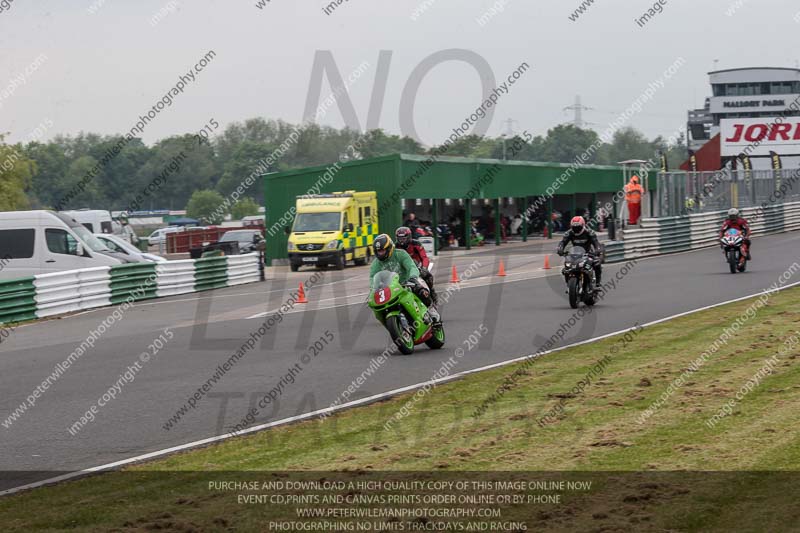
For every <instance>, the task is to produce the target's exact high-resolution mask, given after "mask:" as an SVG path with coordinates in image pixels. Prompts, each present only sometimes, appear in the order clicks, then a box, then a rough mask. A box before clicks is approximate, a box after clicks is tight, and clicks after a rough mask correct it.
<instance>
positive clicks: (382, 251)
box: [372, 233, 394, 261]
mask: <svg viewBox="0 0 800 533" xmlns="http://www.w3.org/2000/svg"><path fill="white" fill-rule="evenodd" d="M372 251H373V252H375V257H377V258H378V260H379V261H386V260H387V259H389V258H390V257H392V254H393V253H394V243H393V242H392V238H391V237H389V236H388V235H386V234H385V233H382V234H381V235H378V236H377V237H375V240H374V241H373V242H372Z"/></svg>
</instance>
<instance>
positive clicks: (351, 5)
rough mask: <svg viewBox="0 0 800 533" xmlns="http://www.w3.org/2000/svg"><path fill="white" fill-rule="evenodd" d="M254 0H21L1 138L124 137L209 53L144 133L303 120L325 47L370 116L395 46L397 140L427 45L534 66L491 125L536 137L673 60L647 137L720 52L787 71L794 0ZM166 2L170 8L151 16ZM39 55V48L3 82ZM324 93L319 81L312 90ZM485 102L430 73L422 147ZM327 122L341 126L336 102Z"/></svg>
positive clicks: (599, 110)
mask: <svg viewBox="0 0 800 533" xmlns="http://www.w3.org/2000/svg"><path fill="white" fill-rule="evenodd" d="M6 1H7V0H6ZM257 1H258V0H227V1H224V2H223V1H214V0H191V1H190V0H171V1H169V0H167V1H165V0H69V1H68V0H14V1H13V2H11V3H10V6H8V7H5V8H4V10H3V11H2V12H0V50H2V54H0V131H7V132H10V136H9V139H10V140H11V141H12V142H16V141H21V140H25V139H26V138H27V137H28V136H29V135H30V133H31V132H32V131H33V130H34V129H35V128H36V127H37V125H40V124H42V123H43V121H48V124H50V123H51V124H52V125H51V126H49V127H48V128H47V129H48V131H47V133H46V134H45V138H50V137H52V136H53V135H55V134H75V133H78V132H79V131H90V132H97V133H104V134H112V133H122V132H126V131H129V130H130V128H131V127H132V126H133V125H134V124H135V123H136V121H137V119H138V116H139V115H141V114H144V113H146V112H147V110H149V109H150V108H151V107H152V106H153V105H154V104H155V103H156V102H157V101H158V100H159V99H160V98H161V97H162V96H163V95H164V94H165V93H166V92H167V91H169V89H170V88H171V87H173V86H174V85H175V83H176V82H177V80H178V77H179V76H180V75H181V74H186V73H187V72H188V71H189V70H190V69H191V67H192V65H194V64H195V63H196V62H197V61H198V60H199V59H200V58H201V57H202V56H203V55H205V54H206V52H207V51H209V50H213V51H214V52H215V53H216V57H215V58H214V60H213V61H212V62H211V63H210V64H209V65H208V66H207V67H206V68H205V70H204V71H203V72H201V73H200V74H198V75H197V77H196V81H195V82H194V83H190V84H189V85H187V87H186V88H185V90H184V92H183V94H181V95H179V96H178V97H176V98H175V100H174V102H173V105H172V106H170V107H168V108H166V109H164V110H163V111H162V112H161V113H160V114H159V115H158V116H157V118H156V119H154V120H153V122H152V123H151V124H149V125H148V127H147V128H146V130H145V131H144V134H143V135H142V137H143V138H144V140H145V142H147V143H152V142H153V141H155V140H157V139H161V138H164V137H167V136H170V135H173V134H178V133H184V132H194V131H196V130H199V129H201V128H202V127H203V126H204V125H205V124H206V123H207V122H208V120H209V119H211V118H214V119H215V120H217V121H218V122H219V123H220V124H221V125H222V126H223V127H224V126H225V125H227V124H228V123H230V122H232V121H241V120H244V119H247V118H252V117H264V118H268V119H283V120H285V121H289V122H295V123H296V122H299V121H300V120H301V119H302V116H303V111H304V106H305V101H306V97H307V94H308V92H309V81H310V78H311V71H312V64H313V61H314V56H315V54H316V52H317V51H319V50H330V51H331V53H332V54H333V56H334V57H335V60H336V63H337V65H338V67H339V69H340V71H341V73H342V75H343V76H347V75H348V73H350V72H352V71H353V70H354V69H356V68H357V67H358V65H359V64H361V63H362V62H365V61H366V62H367V63H368V64H369V68H368V69H367V70H366V72H365V73H364V74H363V75H362V76H361V78H360V79H359V80H358V81H357V82H355V83H354V85H353V86H352V87H351V88H350V89H349V94H350V97H351V98H352V102H353V104H354V106H355V110H356V112H357V114H358V117H359V120H360V122H361V126H362V127H364V126H365V124H366V116H367V110H368V109H369V106H370V98H371V95H372V90H373V84H374V77H375V74H376V72H377V70H378V54H379V52H380V51H381V50H390V51H392V61H391V65H390V68H389V77H388V86H387V90H386V95H385V101H384V102H383V107H382V113H381V117H380V121H379V126H380V127H382V128H383V129H385V130H387V131H389V132H393V133H399V132H400V120H399V115H400V114H401V110H400V99H401V94H402V92H403V88H404V87H405V85H406V82H407V80H408V79H409V76H410V74H411V72H412V71H413V70H414V68H415V67H416V66H417V65H419V64H420V62H422V61H423V60H424V59H425V58H426V57H428V56H430V55H431V54H434V53H436V52H440V51H442V50H447V49H466V50H469V51H472V52H474V53H475V54H477V55H478V56H480V57H482V58H484V59H485V60H486V61H487V62H488V64H489V65H490V66H491V70H492V71H493V73H494V76H495V78H496V79H497V81H498V83H501V82H502V81H503V80H504V79H505V78H506V77H507V76H508V75H509V74H510V73H511V72H512V71H513V70H514V69H515V68H517V66H518V65H520V64H521V63H523V62H527V63H528V64H529V65H530V66H531V69H530V70H528V71H527V72H526V73H525V74H524V75H523V76H522V78H521V79H520V80H519V81H518V82H517V83H516V84H515V85H514V86H513V87H512V88H511V90H510V93H509V94H507V95H504V96H502V97H500V100H499V103H498V106H497V110H496V113H495V115H494V118H493V120H492V122H491V124H489V125H488V133H489V134H492V135H497V134H500V133H502V132H503V131H504V130H505V129H506V127H507V126H506V125H505V124H503V121H505V120H506V119H508V118H511V119H514V120H515V121H516V122H514V123H513V129H514V130H515V131H517V132H519V131H521V130H525V129H526V130H528V131H530V132H531V133H533V134H535V135H536V134H542V133H544V132H546V131H547V129H548V128H551V127H553V126H555V125H557V124H559V123H563V122H567V121H569V120H570V119H571V115H570V114H569V113H568V112H565V111H563V110H562V108H563V107H564V106H567V105H570V104H571V103H572V102H573V100H574V98H575V95H576V94H580V95H581V97H582V98H583V102H584V104H585V105H587V106H590V107H593V108H595V109H596V110H595V111H588V112H586V113H585V117H584V118H585V120H587V121H589V122H592V123H594V124H595V125H594V126H593V127H594V128H595V129H597V130H601V129H603V128H604V127H605V126H606V125H607V124H608V123H609V122H610V121H612V120H613V119H614V118H615V115H616V114H618V113H620V112H622V111H624V110H625V109H626V108H627V107H628V106H630V105H631V103H632V102H634V101H635V100H636V99H637V98H638V97H639V95H641V94H642V92H643V91H644V90H645V89H646V88H647V87H648V85H649V84H650V83H651V82H654V81H655V80H659V79H661V78H662V77H663V72H664V70H665V69H667V68H668V67H669V66H670V65H672V64H673V63H674V62H675V61H676V59H678V58H679V57H683V58H684V59H685V64H683V66H682V67H680V68H679V69H678V71H677V73H676V74H675V75H674V76H673V77H672V78H671V79H668V80H666V81H665V83H664V86H663V88H661V89H659V90H658V91H657V92H656V94H655V96H654V97H653V98H652V100H650V101H648V102H647V103H646V104H645V105H644V107H643V109H642V111H641V113H638V114H636V115H635V116H634V117H633V118H632V120H631V121H630V125H632V126H634V127H636V128H638V129H640V130H642V131H644V132H645V133H646V134H647V135H648V136H650V137H653V136H655V135H659V134H660V135H664V136H667V135H669V134H670V133H671V132H673V131H675V130H676V129H678V128H682V127H683V126H684V125H685V121H686V111H687V110H688V109H690V108H695V107H702V104H703V99H704V98H705V97H706V96H709V92H710V88H709V86H708V76H707V72H708V71H710V70H712V69H713V67H714V60H717V59H718V60H719V63H718V67H719V68H734V67H744V66H777V67H794V66H796V64H797V60H798V59H800V48H798V46H797V45H798V39H799V38H798V36H799V35H800V24H798V23H797V22H795V21H794V17H795V14H796V13H797V12H798V11H800V5H798V4H797V2H796V1H791V2H790V1H789V0H758V1H756V0H704V1H702V2H697V1H692V2H690V1H688V0H681V1H679V0H668V1H667V2H666V6H664V8H663V12H662V13H661V14H659V15H657V16H656V17H655V18H653V19H652V20H650V21H649V22H648V23H647V24H646V25H645V26H644V27H639V25H637V23H636V22H635V19H636V18H638V17H641V16H642V14H643V13H644V12H645V11H646V10H647V9H648V7H649V6H652V5H653V4H652V3H650V2H646V1H631V0H624V1H623V0H595V3H594V4H593V5H592V6H591V7H589V8H588V9H587V10H586V12H585V13H583V14H582V15H581V16H580V18H578V20H577V21H575V22H573V21H571V20H570V19H569V18H568V16H569V15H570V14H571V13H572V12H573V11H574V10H575V9H576V8H577V7H578V5H579V4H580V0H535V1H533V0H481V1H466V0H409V1H403V0H349V1H346V2H344V3H343V4H342V5H340V6H339V7H338V8H337V9H336V10H335V11H333V13H331V14H330V15H326V14H325V13H323V7H324V6H325V5H326V2H324V1H322V0H320V1H318V0H271V1H269V2H265V3H266V6H265V7H264V8H263V9H258V8H257V7H256V6H255V4H256V3H257ZM664 1H665V0H662V3H663V2H664ZM737 2H738V4H741V7H739V8H738V10H737V11H736V12H735V13H734V14H733V15H732V16H729V15H728V14H726V12H727V11H729V10H730V9H731V7H732V6H736V5H737ZM2 5H3V6H5V4H4V3H3V4H2ZM93 5H94V6H95V7H98V9H96V12H95V13H91V12H90V11H89V9H90V7H92V6H93ZM493 5H499V6H503V9H504V11H503V12H502V13H497V14H496V15H495V16H493V17H491V18H490V19H488V21H486V19H485V21H486V24H485V25H484V26H483V27H481V26H480V25H479V23H478V22H477V20H476V19H478V18H480V17H481V16H483V15H484V14H485V13H487V10H488V9H489V8H491V7H492V6H493ZM426 7H427V10H426V11H424V12H423V13H421V14H419V17H418V19H417V20H416V21H415V20H413V19H412V16H413V15H414V13H415V10H418V9H424V8H426ZM159 11H161V13H162V15H165V16H163V17H162V19H161V20H160V21H159V22H158V23H157V24H155V25H152V24H151V21H152V19H153V17H154V16H156V15H157V14H158V13H159ZM41 54H44V57H45V58H46V59H43V60H42V59H40V61H39V62H40V64H39V66H38V68H37V69H36V70H35V71H34V72H31V73H30V74H29V75H28V76H24V78H25V79H24V84H19V85H18V86H16V87H13V83H14V82H12V79H13V78H15V77H17V76H19V75H22V74H23V73H24V72H25V69H26V67H28V66H29V65H30V64H31V63H32V62H33V61H34V60H35V59H36V58H37V57H40V58H41V57H42V56H41ZM20 83H21V82H20ZM329 93H330V87H329V86H328V84H327V82H326V83H325V85H324V86H323V91H322V94H323V97H325V96H326V95H327V94H329ZM481 100H482V94H481V86H480V78H479V74H478V72H476V70H475V68H473V67H472V66H470V65H468V64H466V63H463V62H456V61H451V62H447V63H443V64H441V65H439V66H437V67H436V68H434V69H433V70H432V71H431V72H430V74H429V75H428V76H427V77H425V79H424V82H423V83H422V86H421V88H420V91H419V94H418V95H417V98H416V100H415V113H414V119H415V122H416V125H417V130H418V133H419V136H420V137H421V139H420V140H421V141H423V142H424V143H425V144H433V143H438V142H441V141H442V140H444V138H445V137H446V136H447V135H449V133H450V131H451V130H452V128H453V127H454V126H456V125H458V124H460V123H461V122H462V121H463V119H464V118H465V117H466V116H469V114H470V113H472V111H473V110H474V109H475V108H476V107H477V106H478V105H480V103H481ZM321 122H322V123H324V124H328V125H331V126H337V127H339V126H342V125H343V124H344V121H343V118H342V115H341V114H340V113H339V111H338V109H337V108H335V107H334V108H332V109H331V110H330V111H329V112H328V113H327V114H326V115H325V117H324V118H323V119H322V121H321ZM220 131H221V130H220Z"/></svg>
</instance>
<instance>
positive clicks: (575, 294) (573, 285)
mask: <svg viewBox="0 0 800 533" xmlns="http://www.w3.org/2000/svg"><path fill="white" fill-rule="evenodd" d="M562 255H566V259H565V261H564V268H563V269H562V270H561V274H562V275H563V276H564V280H565V281H566V282H567V294H569V305H570V307H572V308H573V309H577V308H578V303H579V302H583V303H585V304H586V305H589V306H592V305H594V304H595V278H594V265H595V261H597V259H596V258H595V257H594V256H593V255H591V254H589V253H588V252H586V250H584V249H583V248H581V247H580V246H576V247H574V248H572V249H571V250H570V251H569V252H565V253H563V254H562Z"/></svg>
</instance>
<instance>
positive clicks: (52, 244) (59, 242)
mask: <svg viewBox="0 0 800 533" xmlns="http://www.w3.org/2000/svg"><path fill="white" fill-rule="evenodd" d="M0 257H1V258H2V263H1V264H2V268H0V279H14V278H21V277H25V276H34V275H36V274H47V273H49V272H59V271H64V270H76V269H82V268H91V267H99V266H114V265H119V264H122V263H126V262H129V261H127V260H125V259H124V256H122V255H121V254H116V253H115V252H112V251H111V250H109V249H108V248H107V247H106V246H105V245H104V244H103V243H101V242H100V241H98V240H97V238H95V236H94V235H92V234H91V233H89V230H87V229H86V228H85V227H84V226H82V225H81V224H79V223H78V222H77V221H76V220H75V219H73V218H72V217H69V216H67V215H65V214H63V213H55V212H53V211H44V210H41V211H6V212H0Z"/></svg>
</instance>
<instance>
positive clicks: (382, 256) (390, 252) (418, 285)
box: [369, 233, 441, 324]
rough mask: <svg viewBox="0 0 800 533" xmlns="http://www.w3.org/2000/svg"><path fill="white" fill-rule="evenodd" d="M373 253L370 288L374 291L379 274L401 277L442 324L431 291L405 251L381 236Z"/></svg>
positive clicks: (375, 242)
mask: <svg viewBox="0 0 800 533" xmlns="http://www.w3.org/2000/svg"><path fill="white" fill-rule="evenodd" d="M372 251H373V252H374V254H375V258H376V261H373V262H372V266H371V267H370V272H369V288H370V290H372V288H373V287H372V280H373V279H375V275H376V274H377V273H378V272H381V271H384V270H388V271H390V272H396V273H397V274H399V275H400V283H401V284H402V285H403V286H405V287H407V288H408V289H410V290H411V291H412V292H413V293H414V294H416V295H417V297H418V298H419V299H420V300H421V301H422V303H423V304H425V306H426V307H427V308H428V312H429V313H430V317H431V319H432V320H433V323H434V324H436V323H439V322H441V316H440V315H439V312H438V311H437V310H436V307H435V306H434V303H433V300H432V299H431V291H430V289H428V286H427V285H426V284H425V282H424V281H422V280H421V279H420V272H419V269H418V268H417V265H416V264H414V260H413V259H411V256H410V255H408V253H407V252H406V251H405V250H398V249H397V248H396V247H395V245H394V242H393V241H392V238H391V237H389V236H388V235H386V234H385V233H384V234H381V235H378V236H377V237H375V240H374V241H373V243H372Z"/></svg>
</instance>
